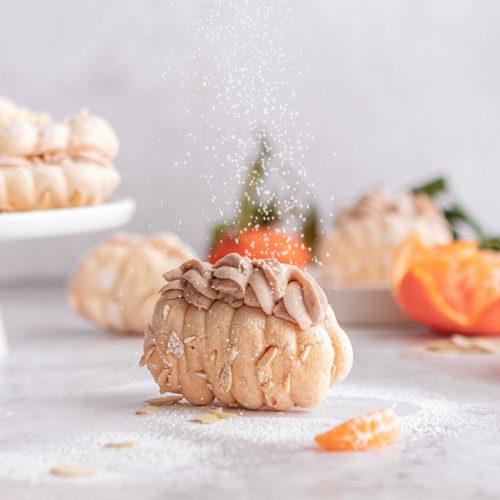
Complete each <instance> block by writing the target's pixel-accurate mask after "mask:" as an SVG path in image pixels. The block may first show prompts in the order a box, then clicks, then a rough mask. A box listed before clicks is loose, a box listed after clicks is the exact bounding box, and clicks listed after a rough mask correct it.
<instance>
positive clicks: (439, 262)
mask: <svg viewBox="0 0 500 500" xmlns="http://www.w3.org/2000/svg"><path fill="white" fill-rule="evenodd" d="M393 282H394V293H395V296H396V300H397V301H398V304H399V306H400V307H401V309H402V310H403V311H404V312H405V313H406V314H407V315H408V316H409V317H410V318H413V319H415V320H417V321H419V322H421V323H423V324H424V325H427V326H429V327H431V328H434V329H436V330H441V331H445V332H460V333H463V334H481V335H498V334H500V253H498V252H493V251H491V250H481V249H479V248H478V244H477V243H476V242H473V241H454V242H452V243H449V244H446V245H437V246H432V247H427V246H426V245H424V244H423V243H422V242H421V241H420V240H419V239H418V238H417V237H413V238H410V239H408V240H407V241H406V242H404V243H403V244H402V245H401V247H400V248H399V250H398V252H397V254H396V257H395V261H394V268H393Z"/></svg>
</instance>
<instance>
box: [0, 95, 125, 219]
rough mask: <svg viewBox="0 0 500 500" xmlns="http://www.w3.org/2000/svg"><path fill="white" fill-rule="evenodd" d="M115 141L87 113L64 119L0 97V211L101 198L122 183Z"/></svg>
mask: <svg viewBox="0 0 500 500" xmlns="http://www.w3.org/2000/svg"><path fill="white" fill-rule="evenodd" d="M117 152H118V139H117V137H116V134H115V132H114V130H113V129H112V127H111V126H110V124H109V123H108V122H107V121H106V120H104V119H103V118H100V117H97V116H94V115H90V114H88V113H86V112H83V113H81V114H80V115H79V116H77V117H73V118H69V119H67V120H65V121H64V122H62V123H57V122H54V121H53V120H52V119H51V117H50V116H48V115H46V114H41V113H37V112H34V111H31V110H27V109H24V108H19V107H17V106H15V105H14V104H13V103H11V102H10V101H7V100H4V99H0V211H23V210H41V209H48V208H62V207H73V206H83V205H94V204H98V203H102V202H104V201H105V200H106V199H107V198H108V197H109V196H110V194H111V193H112V191H113V190H114V189H115V188H116V186H117V185H118V184H119V183H120V174H119V173H118V171H117V170H116V169H115V168H114V166H113V164H112V159H113V158H114V157H115V156H116V154H117Z"/></svg>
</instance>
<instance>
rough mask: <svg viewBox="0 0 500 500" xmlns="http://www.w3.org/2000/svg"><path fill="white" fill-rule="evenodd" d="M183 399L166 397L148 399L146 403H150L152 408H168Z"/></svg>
mask: <svg viewBox="0 0 500 500" xmlns="http://www.w3.org/2000/svg"><path fill="white" fill-rule="evenodd" d="M181 399H182V396H179V395H175V396H165V397H163V398H153V399H146V401H145V403H148V404H149V405H152V406H168V405H173V404H175V403H178V402H179V401H180V400H181Z"/></svg>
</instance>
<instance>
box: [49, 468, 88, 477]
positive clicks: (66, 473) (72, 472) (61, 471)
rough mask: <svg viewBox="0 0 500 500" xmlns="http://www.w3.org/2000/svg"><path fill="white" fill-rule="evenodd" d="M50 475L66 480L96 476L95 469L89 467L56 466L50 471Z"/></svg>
mask: <svg viewBox="0 0 500 500" xmlns="http://www.w3.org/2000/svg"><path fill="white" fill-rule="evenodd" d="M50 473H51V474H52V475H53V476H59V477H67V478H78V477H90V476H95V475H96V474H97V469H96V468H95V467H92V466H90V465H57V466H55V467H52V469H50Z"/></svg>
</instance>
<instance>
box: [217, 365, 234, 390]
mask: <svg viewBox="0 0 500 500" xmlns="http://www.w3.org/2000/svg"><path fill="white" fill-rule="evenodd" d="M232 385H233V372H232V370H231V365H230V364H229V363H224V365H223V366H222V370H221V372H220V375H219V386H220V389H221V391H222V392H229V391H230V390H231V387H232Z"/></svg>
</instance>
